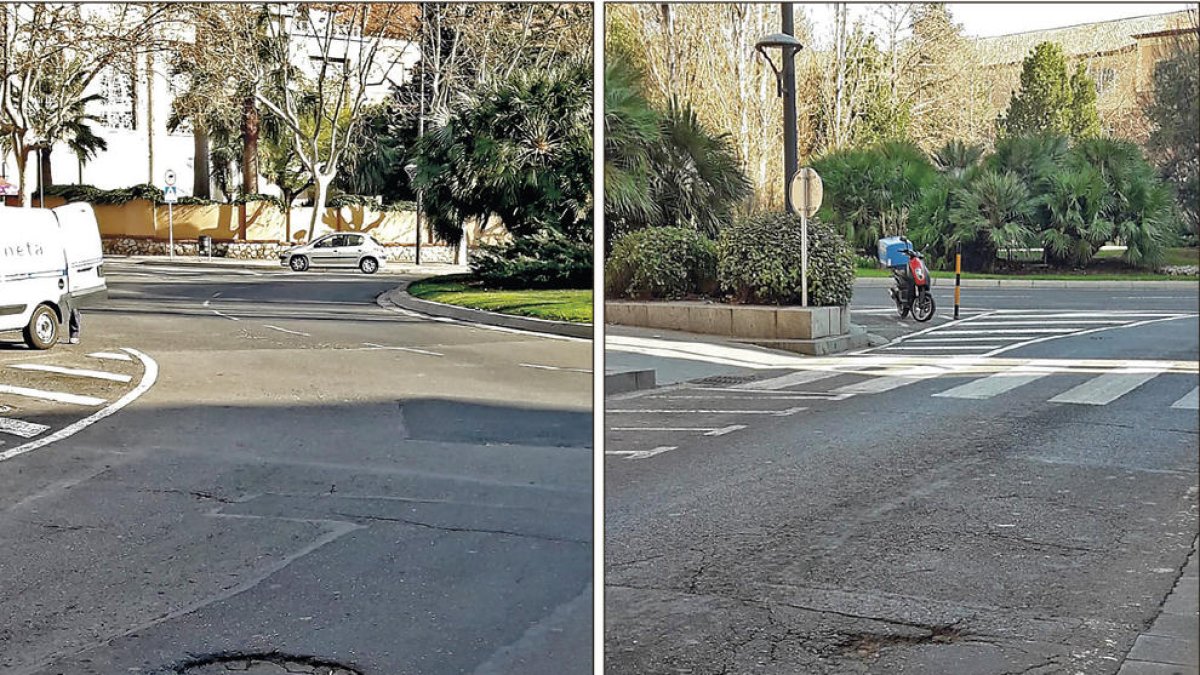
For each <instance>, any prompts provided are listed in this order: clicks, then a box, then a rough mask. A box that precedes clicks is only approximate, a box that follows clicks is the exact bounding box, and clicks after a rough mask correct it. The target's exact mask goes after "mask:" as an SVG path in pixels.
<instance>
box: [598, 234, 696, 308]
mask: <svg viewBox="0 0 1200 675" xmlns="http://www.w3.org/2000/svg"><path fill="white" fill-rule="evenodd" d="M716 279H717V249H716V244H714V243H713V241H712V240H711V239H709V238H708V237H705V236H704V235H703V234H700V233H699V232H696V231H695V230H692V229H688V228H683V227H655V228H647V229H643V230H637V231H634V232H628V233H626V234H623V235H621V236H620V237H619V238H617V239H616V241H614V242H613V250H612V253H611V254H610V255H609V257H608V262H607V263H605V265H604V286H605V291H606V293H607V295H608V297H614V298H620V297H628V298H637V299H658V300H671V299H675V298H681V297H684V296H686V295H693V294H706V293H712V292H713V291H715V290H716Z"/></svg>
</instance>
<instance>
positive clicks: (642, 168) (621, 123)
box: [604, 57, 662, 241]
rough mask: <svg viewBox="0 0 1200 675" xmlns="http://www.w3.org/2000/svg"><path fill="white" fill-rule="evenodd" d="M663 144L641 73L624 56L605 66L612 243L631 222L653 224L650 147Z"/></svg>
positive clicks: (607, 212) (606, 183)
mask: <svg viewBox="0 0 1200 675" xmlns="http://www.w3.org/2000/svg"><path fill="white" fill-rule="evenodd" d="M661 140H662V128H661V120H660V115H659V114H658V112H657V111H655V110H654V108H652V107H651V106H650V103H649V102H648V101H647V100H646V97H645V96H644V95H643V94H642V74H641V73H640V72H639V71H637V70H636V69H635V68H634V67H633V66H632V65H631V64H630V63H629V62H628V61H626V60H625V59H622V58H619V57H618V58H613V59H610V60H609V62H608V63H607V64H606V66H605V68H604V218H605V222H606V223H608V225H609V226H608V228H606V234H607V235H608V240H609V241H611V240H612V238H613V237H614V236H616V235H617V234H618V233H619V232H620V231H622V230H625V229H627V228H628V227H629V225H630V223H647V222H652V221H655V220H657V219H658V218H659V216H660V215H661V208H660V205H659V204H658V203H657V202H656V201H655V200H654V196H653V194H652V193H651V176H652V169H651V157H650V149H651V148H652V147H654V146H656V145H657V144H659V143H660V142H661Z"/></svg>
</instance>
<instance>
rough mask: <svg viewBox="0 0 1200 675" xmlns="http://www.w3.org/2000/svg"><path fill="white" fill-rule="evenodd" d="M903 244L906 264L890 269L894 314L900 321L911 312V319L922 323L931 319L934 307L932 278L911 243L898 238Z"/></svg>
mask: <svg viewBox="0 0 1200 675" xmlns="http://www.w3.org/2000/svg"><path fill="white" fill-rule="evenodd" d="M900 241H902V242H903V243H904V245H905V246H904V249H903V250H902V253H904V254H905V255H907V256H908V264H907V265H905V266H903V267H898V268H893V269H892V279H893V280H894V281H895V282H896V285H895V286H893V287H892V288H891V289H890V292H891V295H892V301H893V302H895V303H896V314H898V315H899V316H900V318H901V319H903V318H905V317H906V316H908V314H909V312H912V318H914V319H916V320H917V321H920V322H922V323H924V322H925V321H928V320H930V319H932V318H933V314H934V312H935V311H936V307H935V306H934V302H933V291H932V289H931V287H932V285H933V277H931V276H929V268H928V267H926V266H925V261H924V260H922V256H921V254H920V253H917V252H916V251H914V250H913V248H912V242H910V241H909V240H907V239H905V238H904V237H900Z"/></svg>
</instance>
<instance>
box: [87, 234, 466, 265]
mask: <svg viewBox="0 0 1200 675" xmlns="http://www.w3.org/2000/svg"><path fill="white" fill-rule="evenodd" d="M101 241H102V245H103V249H104V253H105V254H106V255H169V254H170V252H171V246H170V244H169V243H168V242H165V241H159V240H157V239H151V238H143V237H103V238H102V240H101ZM289 246H291V244H284V243H280V242H263V241H214V242H213V252H212V256H213V257H214V258H232V259H236V260H277V259H278V258H279V253H280V251H283V250H284V249H286V248H288V247H289ZM384 247H385V248H386V249H387V257H388V262H391V263H411V262H414V261H415V260H416V255H417V249H416V247H415V246H411V245H407V244H393V245H388V244H384ZM454 254H455V248H454V247H453V246H441V245H425V246H422V247H421V263H422V264H425V263H453V262H454ZM175 255H178V256H191V257H195V256H197V255H199V253H198V246H197V242H196V240H194V239H193V240H190V241H189V240H176V242H175Z"/></svg>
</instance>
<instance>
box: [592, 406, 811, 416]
mask: <svg viewBox="0 0 1200 675" xmlns="http://www.w3.org/2000/svg"><path fill="white" fill-rule="evenodd" d="M805 410H809V408H804V407H794V408H787V410H781V411H778V410H670V408H658V410H607V411H605V413H606V414H640V413H642V414H773V416H775V417H790V416H793V414H796V413H798V412H800V411H805Z"/></svg>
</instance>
